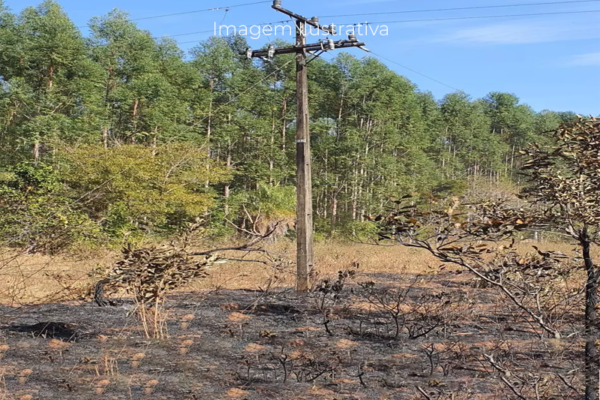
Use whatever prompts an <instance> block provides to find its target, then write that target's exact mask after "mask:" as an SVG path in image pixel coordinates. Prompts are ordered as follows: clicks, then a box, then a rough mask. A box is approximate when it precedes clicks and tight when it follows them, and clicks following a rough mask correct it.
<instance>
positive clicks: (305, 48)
mask: <svg viewBox="0 0 600 400" xmlns="http://www.w3.org/2000/svg"><path fill="white" fill-rule="evenodd" d="M273 8H274V9H275V10H277V11H279V12H282V13H284V14H286V15H288V16H290V17H292V19H294V20H295V23H296V45H295V46H294V47H285V48H281V49H275V48H274V47H273V46H269V48H268V50H260V51H253V50H252V49H248V50H247V51H246V55H247V57H248V58H253V57H259V58H262V59H263V60H265V61H271V60H272V59H273V57H274V56H276V55H279V54H293V53H295V54H296V99H297V100H296V103H297V113H298V114H297V116H296V198H297V206H296V207H297V208H296V238H297V239H296V245H297V256H296V269H297V272H296V290H297V291H298V292H306V291H308V289H309V275H310V271H311V269H312V268H313V257H314V252H313V207H312V175H311V155H310V130H309V127H310V119H309V113H308V73H307V72H308V71H307V66H308V63H309V62H310V61H307V59H306V58H307V57H306V56H307V54H312V55H314V56H315V58H316V57H318V56H319V55H321V54H322V53H323V52H325V51H328V50H334V49H336V48H349V47H360V48H362V46H364V45H365V44H364V43H360V42H359V41H358V40H357V39H356V36H355V35H350V36H349V37H348V40H341V41H337V42H334V41H333V39H327V40H325V41H321V42H319V43H315V44H308V45H307V44H306V34H307V26H309V25H310V26H312V27H314V28H317V29H319V30H321V31H323V32H325V33H327V34H329V35H335V34H336V32H335V25H331V26H323V25H321V24H319V19H318V18H317V17H313V18H311V19H308V18H305V17H303V16H301V15H298V14H295V13H293V12H291V11H288V10H286V9H284V8H282V7H281V0H275V1H274V2H273ZM311 61H312V60H311Z"/></svg>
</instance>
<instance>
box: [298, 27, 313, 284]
mask: <svg viewBox="0 0 600 400" xmlns="http://www.w3.org/2000/svg"><path fill="white" fill-rule="evenodd" d="M305 46H306V22H304V21H299V20H297V21H296V48H298V52H297V53H296V103H297V110H298V111H297V117H296V204H297V205H296V207H297V208H296V235H297V237H296V252H297V256H296V290H297V291H298V292H306V291H307V290H308V285H309V273H310V270H311V269H312V268H313V257H314V251H313V210H312V169H311V155H310V133H309V126H310V123H309V114H308V70H307V65H306V50H305V49H304V47H305Z"/></svg>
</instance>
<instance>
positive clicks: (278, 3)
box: [273, 0, 281, 8]
mask: <svg viewBox="0 0 600 400" xmlns="http://www.w3.org/2000/svg"><path fill="white" fill-rule="evenodd" d="M273 7H275V8H281V0H275V1H273Z"/></svg>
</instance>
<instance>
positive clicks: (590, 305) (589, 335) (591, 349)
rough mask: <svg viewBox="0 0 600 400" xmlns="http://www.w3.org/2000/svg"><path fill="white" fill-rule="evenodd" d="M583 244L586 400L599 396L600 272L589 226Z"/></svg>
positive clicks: (583, 235)
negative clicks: (599, 309)
mask: <svg viewBox="0 0 600 400" xmlns="http://www.w3.org/2000/svg"><path fill="white" fill-rule="evenodd" d="M579 241H580V243H581V246H582V253H583V262H584V264H585V270H586V273H587V281H586V285H585V331H584V332H585V400H594V399H596V398H597V396H598V371H599V370H600V364H599V359H598V347H597V345H596V340H597V339H600V336H599V335H598V326H597V315H596V306H597V305H598V272H597V271H596V268H595V267H594V262H593V260H592V257H591V255H590V247H591V239H590V237H589V234H588V229H587V227H585V228H583V231H582V233H581V236H580V239H579Z"/></svg>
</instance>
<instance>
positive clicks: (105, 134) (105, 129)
mask: <svg viewBox="0 0 600 400" xmlns="http://www.w3.org/2000/svg"><path fill="white" fill-rule="evenodd" d="M102 145H103V146H104V148H105V149H108V127H107V126H105V127H103V128H102Z"/></svg>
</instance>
